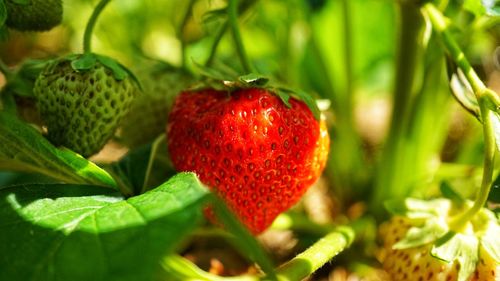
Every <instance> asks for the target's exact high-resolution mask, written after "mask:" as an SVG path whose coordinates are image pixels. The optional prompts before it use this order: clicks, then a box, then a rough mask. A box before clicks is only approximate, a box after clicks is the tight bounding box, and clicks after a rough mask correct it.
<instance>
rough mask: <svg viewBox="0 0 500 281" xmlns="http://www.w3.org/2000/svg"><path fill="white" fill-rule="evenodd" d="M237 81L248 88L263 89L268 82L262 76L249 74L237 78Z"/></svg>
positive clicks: (267, 79)
mask: <svg viewBox="0 0 500 281" xmlns="http://www.w3.org/2000/svg"><path fill="white" fill-rule="evenodd" d="M238 81H240V82H242V83H245V84H247V85H249V86H256V87H263V86H265V85H266V84H267V83H268V82H269V78H267V77H265V76H263V75H259V74H255V73H250V74H247V75H243V76H240V77H238Z"/></svg>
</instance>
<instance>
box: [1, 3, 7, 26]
mask: <svg viewBox="0 0 500 281" xmlns="http://www.w3.org/2000/svg"><path fill="white" fill-rule="evenodd" d="M5 21H7V7H6V6H5V2H4V1H3V0H0V27H3V26H4V24H5Z"/></svg>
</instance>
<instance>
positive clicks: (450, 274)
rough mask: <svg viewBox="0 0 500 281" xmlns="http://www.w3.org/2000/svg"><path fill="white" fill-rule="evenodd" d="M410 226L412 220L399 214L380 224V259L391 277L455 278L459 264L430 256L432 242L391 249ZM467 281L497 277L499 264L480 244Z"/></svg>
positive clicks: (418, 280) (450, 280)
mask: <svg viewBox="0 0 500 281" xmlns="http://www.w3.org/2000/svg"><path fill="white" fill-rule="evenodd" d="M411 226H412V223H411V221H410V220H409V219H408V218H405V217H401V216H395V217H393V218H392V219H391V220H390V221H389V222H387V223H385V224H383V225H382V226H381V231H380V232H381V237H383V249H382V251H381V254H380V257H379V258H380V259H381V262H382V263H383V267H384V269H385V270H386V271H387V272H388V273H389V275H390V276H391V277H392V280H395V281H396V280H407V281H422V280H435V281H441V280H442V281H456V280H457V278H458V271H459V269H460V265H459V264H458V263H457V262H456V261H455V262H454V263H446V262H444V261H442V260H439V259H437V258H435V257H433V256H432V255H431V249H432V243H428V244H425V245H422V246H418V247H414V248H407V249H393V246H394V244H396V243H397V242H399V241H400V240H401V239H403V238H404V237H405V235H406V233H407V231H408V230H409V229H410V227H411ZM469 280H470V281H498V280H500V265H499V264H498V263H497V262H496V261H495V260H494V259H493V258H492V257H491V256H490V255H489V253H488V252H487V251H485V250H484V248H483V247H480V248H479V261H478V263H477V265H476V268H475V271H474V273H472V276H470V278H469Z"/></svg>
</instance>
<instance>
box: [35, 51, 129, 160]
mask: <svg viewBox="0 0 500 281" xmlns="http://www.w3.org/2000/svg"><path fill="white" fill-rule="evenodd" d="M34 93H35V96H36V98H37V101H38V108H39V111H40V115H41V117H42V119H43V121H44V122H45V125H46V126H47V130H48V139H49V140H50V141H51V142H52V143H53V144H54V145H62V146H65V147H67V148H70V149H72V150H74V151H75V152H77V153H80V154H81V155H83V156H85V157H87V156H90V155H92V154H94V153H96V152H98V151H99V150H100V149H101V148H102V147H103V146H104V144H105V143H106V142H107V141H108V140H109V139H110V137H111V136H112V135H113V133H114V131H115V130H116V128H117V126H118V124H119V122H120V120H121V119H122V118H123V116H125V114H126V113H127V111H128V109H129V107H130V105H131V104H132V101H133V99H134V97H135V95H136V94H137V90H136V87H135V85H134V82H133V81H131V79H130V78H129V77H127V78H125V79H123V80H118V79H117V78H116V77H115V75H113V71H112V70H111V69H109V68H108V67H106V66H104V65H103V64H102V63H101V62H99V61H97V62H95V64H94V65H93V66H92V67H90V68H89V69H88V70H85V71H76V70H74V69H73V67H72V66H71V60H69V59H59V60H55V61H53V62H52V63H50V64H48V65H47V67H46V68H45V69H44V70H43V71H42V73H41V74H40V75H39V77H38V78H37V80H36V82H35V88H34Z"/></svg>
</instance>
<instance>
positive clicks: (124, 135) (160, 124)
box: [119, 64, 193, 147]
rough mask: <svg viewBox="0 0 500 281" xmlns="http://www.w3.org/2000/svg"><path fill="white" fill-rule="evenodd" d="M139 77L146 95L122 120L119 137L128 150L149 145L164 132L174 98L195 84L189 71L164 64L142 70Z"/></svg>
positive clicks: (143, 95)
mask: <svg viewBox="0 0 500 281" xmlns="http://www.w3.org/2000/svg"><path fill="white" fill-rule="evenodd" d="M138 77H139V79H140V80H141V84H142V87H143V93H142V94H141V95H140V96H138V97H137V98H136V99H135V101H134V103H133V104H132V107H131V108H130V111H129V112H128V114H127V115H126V116H125V117H124V118H123V121H122V125H121V132H120V136H119V139H120V141H121V142H122V143H124V144H125V145H127V146H128V147H137V146H140V145H143V144H146V143H149V142H151V141H153V140H154V139H155V138H156V137H157V136H159V135H161V134H162V133H164V131H165V124H166V122H167V117H168V113H169V112H170V109H171V108H172V104H173V101H174V99H175V97H176V96H177V95H178V94H179V92H180V91H182V90H183V89H186V88H187V87H188V86H189V85H190V84H191V83H193V77H192V76H191V75H190V74H189V73H188V72H186V71H184V70H182V69H178V68H173V67H171V66H168V65H164V64H162V65H155V66H153V67H148V68H146V69H142V70H139V71H138Z"/></svg>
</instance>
